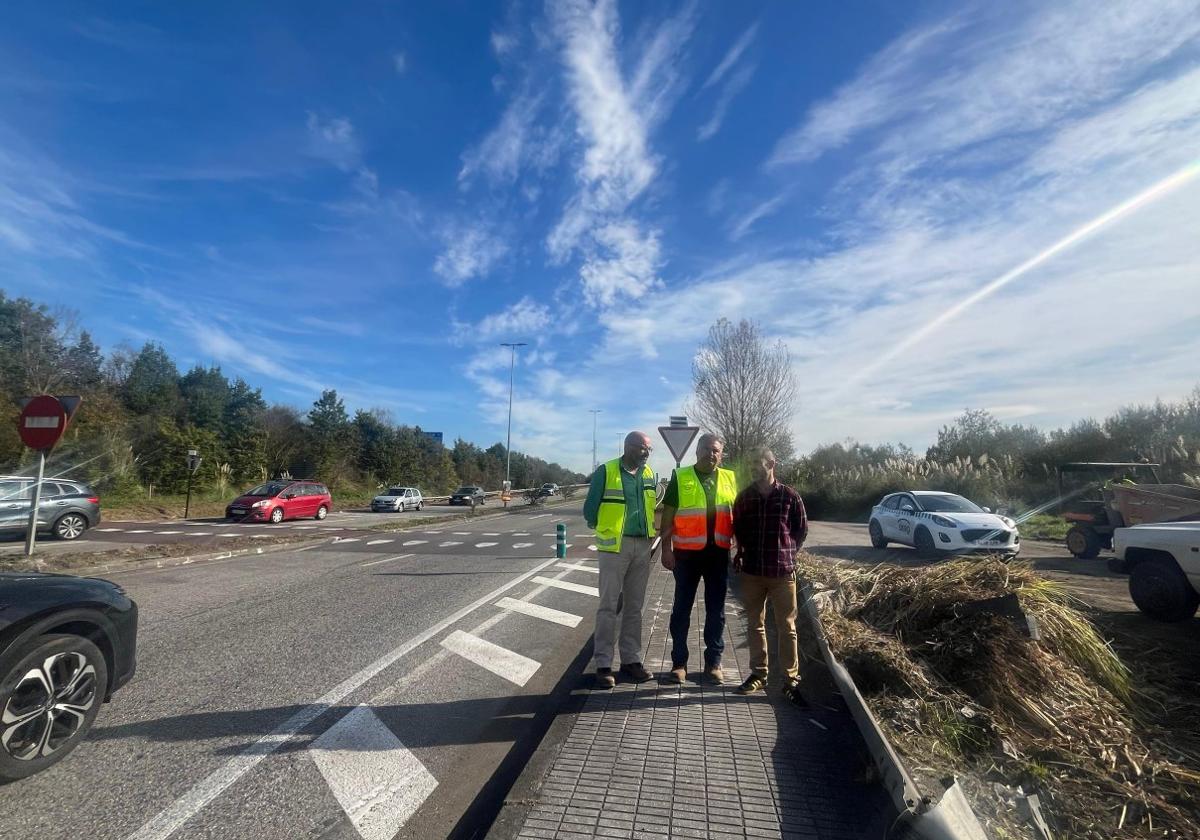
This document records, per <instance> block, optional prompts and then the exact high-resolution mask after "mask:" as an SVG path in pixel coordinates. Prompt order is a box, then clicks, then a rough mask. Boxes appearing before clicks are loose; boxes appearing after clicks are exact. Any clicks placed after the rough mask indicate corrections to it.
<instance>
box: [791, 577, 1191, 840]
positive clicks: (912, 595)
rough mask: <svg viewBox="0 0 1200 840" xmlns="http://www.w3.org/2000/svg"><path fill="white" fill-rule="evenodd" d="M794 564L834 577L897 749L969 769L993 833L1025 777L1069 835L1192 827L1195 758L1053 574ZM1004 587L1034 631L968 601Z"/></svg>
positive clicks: (843, 651) (863, 684) (834, 597)
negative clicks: (1159, 721)
mask: <svg viewBox="0 0 1200 840" xmlns="http://www.w3.org/2000/svg"><path fill="white" fill-rule="evenodd" d="M800 576H801V578H802V579H806V580H808V581H809V582H810V583H812V584H813V587H814V589H816V590H818V591H821V590H827V592H828V594H827V595H825V596H823V597H822V598H821V599H820V603H822V604H823V605H824V606H823V609H822V623H823V624H824V626H825V629H826V634H827V635H828V637H829V641H830V644H831V646H832V647H833V650H834V652H835V654H836V655H837V656H838V658H839V659H841V660H842V662H843V663H844V664H845V665H846V667H847V668H848V669H849V670H850V672H851V674H852V675H853V676H854V678H855V681H856V683H857V684H858V685H859V688H860V690H861V691H862V692H863V694H864V695H866V696H867V699H868V702H869V703H870V704H871V706H872V709H873V711H874V712H875V713H876V716H877V717H878V718H879V719H880V720H881V721H884V722H885V724H886V725H888V726H890V727H891V729H892V730H893V731H894V733H895V735H896V738H895V739H894V743H895V744H896V746H897V748H898V749H899V750H900V751H901V752H902V753H903V754H904V755H905V756H906V759H908V761H909V763H910V764H912V765H914V766H916V767H918V768H923V769H924V770H925V771H926V772H925V773H923V774H921V775H924V776H930V775H932V777H933V778H939V777H940V776H942V775H945V774H947V773H949V772H955V773H960V774H964V773H965V774H969V775H970V776H971V777H972V778H973V779H974V781H975V783H974V784H971V785H969V786H968V787H969V791H970V792H971V793H973V794H975V796H976V797H977V800H978V799H983V800H985V801H981V802H980V801H977V810H979V811H980V812H981V816H984V817H986V818H988V821H989V822H992V823H993V824H994V825H995V826H996V827H997V831H996V834H997V835H998V836H1010V834H1011V829H1012V827H1013V826H1014V825H1015V821H1014V819H1012V817H1013V814H1014V813H1015V804H1014V803H1013V802H1012V799H1011V797H1009V798H1006V795H1005V793H1006V792H1007V791H1012V790H1015V789H1016V788H1017V787H1018V786H1020V787H1021V788H1022V789H1023V790H1024V792H1026V793H1029V792H1033V791H1035V790H1036V791H1037V792H1038V793H1039V794H1040V798H1041V800H1042V803H1043V806H1044V808H1045V809H1046V810H1047V811H1048V812H1049V814H1048V815H1049V816H1050V817H1051V818H1052V820H1053V822H1054V823H1055V824H1056V825H1057V828H1058V830H1059V834H1060V835H1065V836H1068V837H1080V838H1109V837H1114V836H1123V837H1139V836H1145V837H1151V836H1154V837H1172V836H1174V837H1192V836H1196V834H1195V832H1196V831H1197V825H1196V820H1197V817H1198V815H1200V811H1198V809H1200V773H1198V772H1197V771H1198V770H1200V756H1197V755H1195V754H1193V753H1191V752H1189V751H1188V749H1189V747H1188V745H1181V744H1179V743H1178V742H1177V740H1172V739H1171V738H1170V737H1169V735H1170V733H1167V732H1165V731H1163V730H1161V729H1160V728H1158V727H1157V726H1156V724H1155V723H1154V721H1153V719H1152V718H1153V715H1152V713H1150V712H1148V711H1146V704H1144V703H1142V702H1140V701H1141V700H1142V699H1143V697H1142V695H1141V694H1140V688H1139V685H1138V684H1137V681H1136V680H1135V679H1133V677H1132V676H1131V673H1130V671H1129V669H1128V668H1127V667H1126V666H1125V665H1124V664H1123V663H1122V662H1121V660H1120V659H1119V658H1118V656H1117V655H1116V653H1115V652H1114V651H1113V650H1112V648H1111V647H1110V646H1109V645H1108V644H1106V643H1105V641H1104V639H1103V638H1101V637H1100V635H1099V634H1098V633H1097V632H1096V630H1095V628H1094V627H1093V626H1092V625H1091V623H1090V622H1089V621H1088V620H1087V619H1086V618H1085V617H1084V615H1083V614H1081V612H1080V611H1079V610H1078V609H1077V607H1078V606H1079V605H1078V604H1077V603H1076V602H1074V601H1073V599H1072V598H1071V597H1070V596H1069V595H1068V594H1067V593H1066V592H1065V591H1064V590H1063V589H1062V588H1061V587H1060V586H1059V585H1058V584H1056V583H1055V582H1053V581H1050V580H1046V579H1045V578H1041V577H1039V576H1038V575H1037V574H1035V573H1034V572H1033V571H1032V569H1031V568H1029V567H1028V566H1025V565H1019V564H1009V563H1004V562H1002V561H1000V560H998V559H995V560H993V559H988V560H974V559H972V560H961V561H954V562H947V563H942V564H938V565H934V566H928V567H920V568H907V567H896V566H878V567H875V568H869V569H868V568H864V567H860V566H851V565H845V564H838V563H835V562H833V561H829V560H826V559H824V558H816V557H812V556H808V555H802V556H801V558H800ZM1010 593H1012V594H1015V595H1016V596H1017V597H1018V599H1019V601H1020V604H1021V607H1022V608H1023V609H1024V611H1025V612H1026V613H1027V614H1029V615H1031V616H1033V617H1034V618H1035V619H1036V620H1037V624H1038V625H1039V628H1040V632H1041V638H1040V640H1038V641H1033V640H1031V639H1030V638H1028V637H1027V635H1026V634H1025V633H1024V632H1022V630H1021V629H1020V628H1019V627H1018V626H1017V624H1016V623H1014V622H1013V621H1011V620H1010V619H1008V618H1004V617H1001V616H998V615H995V614H991V613H988V612H969V611H965V610H963V605H965V604H968V603H971V602H977V601H983V600H988V599H992V598H997V597H1000V596H1004V595H1008V594H1010ZM1198 723H1200V722H1198ZM928 765H933V766H932V767H930V766H928ZM1000 826H1007V827H1008V830H1009V832H1010V833H1009V834H1008V835H1006V834H1005V832H1004V830H1003V829H1001V828H999V827H1000ZM1022 833H1024V832H1022Z"/></svg>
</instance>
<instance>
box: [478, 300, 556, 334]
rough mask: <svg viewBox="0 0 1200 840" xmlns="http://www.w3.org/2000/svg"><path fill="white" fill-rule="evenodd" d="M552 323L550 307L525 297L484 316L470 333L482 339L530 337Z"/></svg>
mask: <svg viewBox="0 0 1200 840" xmlns="http://www.w3.org/2000/svg"><path fill="white" fill-rule="evenodd" d="M550 323H551V315H550V307H548V306H546V305H545V304H541V303H536V302H534V301H533V300H531V299H530V298H528V297H523V298H521V299H520V300H519V301H517V302H516V303H514V304H513V305H512V306H509V307H507V308H505V309H503V310H501V311H500V312H495V313H493V314H491V315H487V316H485V317H484V318H482V319H481V320H480V321H479V323H478V324H475V325H474V326H473V327H471V328H470V334H471V336H472V338H475V339H478V340H481V341H491V340H493V339H496V338H503V337H509V338H513V339H520V338H529V337H531V336H533V335H534V334H536V333H539V332H541V331H543V330H545V329H546V328H547V327H549V326H550Z"/></svg>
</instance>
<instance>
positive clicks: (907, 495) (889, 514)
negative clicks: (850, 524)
mask: <svg viewBox="0 0 1200 840" xmlns="http://www.w3.org/2000/svg"><path fill="white" fill-rule="evenodd" d="M867 527H868V530H869V531H870V534H871V545H873V546H875V547H876V548H887V546H888V543H893V542H894V543H900V544H902V545H911V546H912V547H913V548H915V549H916V550H917V552H918V553H919V554H920V555H921V556H922V557H925V558H928V559H932V558H935V557H939V556H941V555H943V554H970V553H973V552H991V553H996V554H1004V555H1006V556H1008V557H1016V556H1017V553H1018V552H1019V551H1020V550H1021V535H1020V533H1019V532H1018V530H1017V523H1016V522H1014V521H1013V520H1011V519H1009V518H1008V517H1007V516H1000V515H998V514H995V513H992V512H991V511H990V510H988V509H987V508H981V507H980V506H979V505H977V504H975V503H974V502H972V501H971V500H970V499H965V498H963V497H962V496H959V495H956V494H954V493H941V492H937V491H932V490H907V491H904V492H902V493H892V494H890V495H888V496H884V497H883V499H881V500H880V502H879V504H877V505H875V507H874V508H872V510H871V520H870V523H869V524H868V526H867Z"/></svg>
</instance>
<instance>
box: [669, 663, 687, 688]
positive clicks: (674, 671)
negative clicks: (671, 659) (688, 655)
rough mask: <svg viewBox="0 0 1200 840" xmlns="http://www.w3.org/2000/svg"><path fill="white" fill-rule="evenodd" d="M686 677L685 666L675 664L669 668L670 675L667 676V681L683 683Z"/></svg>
mask: <svg viewBox="0 0 1200 840" xmlns="http://www.w3.org/2000/svg"><path fill="white" fill-rule="evenodd" d="M686 679H687V666H686V665H675V666H674V667H672V668H671V676H669V677H667V681H668V682H673V683H676V684H677V685H683V681H684V680H686Z"/></svg>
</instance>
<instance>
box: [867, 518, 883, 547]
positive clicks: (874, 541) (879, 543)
mask: <svg viewBox="0 0 1200 840" xmlns="http://www.w3.org/2000/svg"><path fill="white" fill-rule="evenodd" d="M867 531H868V532H870V534H871V545H873V546H875V547H876V548H887V547H888V541H887V540H885V539H884V538H883V529H882V528H880V527H879V523H878V522H876V521H875V520H874V519H872V520H871V524H870V525H868V526H867Z"/></svg>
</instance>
